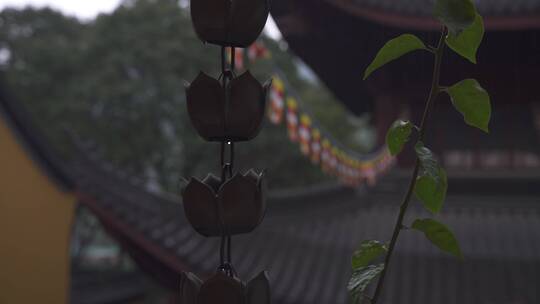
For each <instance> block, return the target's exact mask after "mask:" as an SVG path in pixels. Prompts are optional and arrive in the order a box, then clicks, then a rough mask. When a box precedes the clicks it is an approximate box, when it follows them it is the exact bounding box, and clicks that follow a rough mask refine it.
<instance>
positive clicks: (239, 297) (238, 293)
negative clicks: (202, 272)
mask: <svg viewBox="0 0 540 304" xmlns="http://www.w3.org/2000/svg"><path fill="white" fill-rule="evenodd" d="M218 303H226V304H243V303H244V286H243V284H242V282H241V281H240V280H238V279H237V278H231V277H229V276H227V275H226V274H224V273H223V272H221V271H219V272H218V273H216V274H215V275H214V276H213V277H211V278H210V279H208V280H207V281H206V282H204V284H203V285H202V287H201V290H200V291H199V297H198V301H197V304H218Z"/></svg>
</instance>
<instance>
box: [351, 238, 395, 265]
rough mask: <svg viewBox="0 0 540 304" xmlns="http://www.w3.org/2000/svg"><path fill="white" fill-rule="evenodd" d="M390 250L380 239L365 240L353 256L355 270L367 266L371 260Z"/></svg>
mask: <svg viewBox="0 0 540 304" xmlns="http://www.w3.org/2000/svg"><path fill="white" fill-rule="evenodd" d="M387 250H388V248H387V247H386V245H384V244H382V243H381V242H379V241H363V242H362V243H361V244H360V248H358V250H357V251H355V252H354V254H353V257H352V268H353V270H355V269H358V268H362V267H365V266H367V265H368V264H369V263H370V262H371V261H373V260H374V259H376V258H378V257H379V256H381V255H382V254H383V253H385V252H386V251H387Z"/></svg>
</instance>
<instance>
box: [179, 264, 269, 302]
mask: <svg viewBox="0 0 540 304" xmlns="http://www.w3.org/2000/svg"><path fill="white" fill-rule="evenodd" d="M180 303H182V304H216V303H227V304H270V283H269V281H268V275H267V274H266V272H265V271H263V272H261V273H260V274H259V275H257V276H256V277H255V278H253V279H252V280H251V281H249V282H248V283H247V284H245V283H244V282H242V281H240V280H239V279H238V278H236V276H228V275H227V274H225V273H224V272H223V271H218V272H217V273H216V274H215V275H213V276H212V277H210V278H209V279H208V280H207V281H206V282H204V283H203V281H202V280H200V279H199V278H198V277H197V276H195V275H194V274H192V273H183V274H182V276H181V279H180Z"/></svg>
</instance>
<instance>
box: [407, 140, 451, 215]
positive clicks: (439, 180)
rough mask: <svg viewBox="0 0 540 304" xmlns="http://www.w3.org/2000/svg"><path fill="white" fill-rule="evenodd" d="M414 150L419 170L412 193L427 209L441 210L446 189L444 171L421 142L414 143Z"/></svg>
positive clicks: (435, 211)
mask: <svg viewBox="0 0 540 304" xmlns="http://www.w3.org/2000/svg"><path fill="white" fill-rule="evenodd" d="M415 150H416V155H417V156H418V159H419V161H420V168H421V171H420V174H419V175H418V177H417V178H416V184H415V185H414V194H415V195H416V197H418V199H419V200H420V202H422V205H424V207H425V208H426V209H427V210H429V211H430V212H432V213H434V214H436V213H438V212H439V211H441V209H442V206H443V204H444V199H445V198H446V191H447V190H448V179H447V176H446V172H445V171H444V169H443V168H442V167H441V166H439V163H438V162H437V160H436V159H435V156H434V155H433V153H432V152H431V150H429V149H428V148H426V147H425V146H424V144H423V143H422V142H418V143H417V144H416V146H415Z"/></svg>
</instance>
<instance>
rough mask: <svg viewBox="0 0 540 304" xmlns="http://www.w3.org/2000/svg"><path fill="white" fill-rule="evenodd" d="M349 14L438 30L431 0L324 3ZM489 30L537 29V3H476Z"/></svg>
mask: <svg viewBox="0 0 540 304" xmlns="http://www.w3.org/2000/svg"><path fill="white" fill-rule="evenodd" d="M327 2H329V3H332V4H334V5H336V6H338V7H340V8H343V9H344V10H346V11H347V12H348V13H352V14H357V15H359V16H362V17H364V18H366V19H371V20H372V21H375V22H380V23H383V24H388V25H393V26H396V27H402V28H417V29H420V28H424V29H437V28H438V26H437V24H436V23H435V22H434V21H433V20H431V19H432V17H431V15H432V8H433V2H434V1H433V0H380V1H377V0H327ZM475 2H476V7H477V9H478V11H479V12H480V14H482V15H483V16H484V18H485V19H486V25H487V27H488V28H498V29H510V28H521V29H525V28H531V27H535V28H539V27H540V20H539V17H540V3H539V2H538V1H535V0H515V1H513V0H491V1H475Z"/></svg>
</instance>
